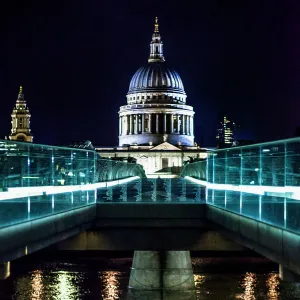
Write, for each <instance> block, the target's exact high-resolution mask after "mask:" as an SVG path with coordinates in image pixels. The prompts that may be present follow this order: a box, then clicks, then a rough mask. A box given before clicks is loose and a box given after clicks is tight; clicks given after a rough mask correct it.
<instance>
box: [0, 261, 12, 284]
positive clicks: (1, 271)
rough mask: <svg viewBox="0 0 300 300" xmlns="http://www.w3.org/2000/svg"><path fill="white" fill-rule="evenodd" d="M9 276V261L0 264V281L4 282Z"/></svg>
mask: <svg viewBox="0 0 300 300" xmlns="http://www.w3.org/2000/svg"><path fill="white" fill-rule="evenodd" d="M9 276H10V261H8V262H5V263H0V280H4V279H6V278H8V277H9Z"/></svg>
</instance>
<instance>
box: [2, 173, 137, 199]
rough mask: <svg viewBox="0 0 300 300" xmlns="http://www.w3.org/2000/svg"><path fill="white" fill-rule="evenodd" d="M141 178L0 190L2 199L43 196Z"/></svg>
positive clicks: (85, 189)
mask: <svg viewBox="0 0 300 300" xmlns="http://www.w3.org/2000/svg"><path fill="white" fill-rule="evenodd" d="M139 178H140V177H138V176H133V177H129V178H124V179H119V180H114V181H107V182H97V183H91V184H84V185H66V186H31V187H14V188H8V190H7V192H0V201H1V200H9V199H16V198H24V197H33V196H42V195H43V194H46V195H54V194H61V193H70V192H77V191H91V190H96V189H99V188H105V187H109V186H115V185H118V184H124V183H127V182H130V181H132V180H136V179H139Z"/></svg>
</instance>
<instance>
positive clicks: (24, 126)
mask: <svg viewBox="0 0 300 300" xmlns="http://www.w3.org/2000/svg"><path fill="white" fill-rule="evenodd" d="M30 117H31V115H30V113H29V109H28V107H27V105H26V101H25V99H24V94H23V88H22V86H20V91H19V94H18V99H17V101H16V105H15V107H14V109H13V112H12V114H11V118H12V120H11V125H12V126H11V134H10V136H9V139H10V140H13V141H20V142H30V143H32V140H33V135H32V134H31V129H30Z"/></svg>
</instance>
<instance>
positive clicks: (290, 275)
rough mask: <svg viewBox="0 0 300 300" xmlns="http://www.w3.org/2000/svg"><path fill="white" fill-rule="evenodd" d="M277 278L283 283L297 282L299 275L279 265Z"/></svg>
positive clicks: (299, 279)
mask: <svg viewBox="0 0 300 300" xmlns="http://www.w3.org/2000/svg"><path fill="white" fill-rule="evenodd" d="M279 278H280V279H281V280H283V281H289V282H299V281H300V275H298V274H296V273H294V272H293V271H291V270H289V269H288V268H286V267H284V266H283V265H279Z"/></svg>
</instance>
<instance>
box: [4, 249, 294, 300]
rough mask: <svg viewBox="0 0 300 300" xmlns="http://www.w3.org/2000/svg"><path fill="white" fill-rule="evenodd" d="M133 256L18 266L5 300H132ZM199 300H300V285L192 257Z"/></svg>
mask: <svg viewBox="0 0 300 300" xmlns="http://www.w3.org/2000/svg"><path fill="white" fill-rule="evenodd" d="M131 263H132V258H131V254H130V253H119V254H118V253H113V255H111V254H110V253H108V254H107V253H105V254H101V252H100V253H99V252H97V254H95V253H93V254H91V253H81V254H79V255H78V254H76V255H73V254H72V253H68V254H66V253H64V254H63V255H59V257H56V256H53V255H48V254H47V253H44V254H39V255H33V256H31V257H27V258H25V259H22V260H20V261H18V264H17V266H16V265H15V266H13V265H12V275H11V277H10V278H9V279H7V280H6V281H3V282H1V283H0V299H18V300H27V299H31V300H40V299H49V300H52V299H57V300H67V299H74V300H75V299H76V300H77V299H91V300H92V299H98V300H118V299H126V294H127V285H128V281H129V274H130V267H131ZM192 264H193V269H194V279H195V286H196V293H197V300H210V299H211V300H213V299H246V300H255V299H257V300H260V299H272V300H277V299H278V300H279V299H300V284H298V283H286V282H282V281H281V280H280V279H279V276H278V265H276V264H274V263H272V262H270V261H269V260H267V259H265V258H261V257H258V256H256V255H254V256H246V257H245V256H243V257H232V255H231V256H229V257H224V256H223V257H221V256H216V255H214V257H212V256H209V255H205V256H200V255H199V254H196V256H195V254H194V255H193V257H192Z"/></svg>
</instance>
